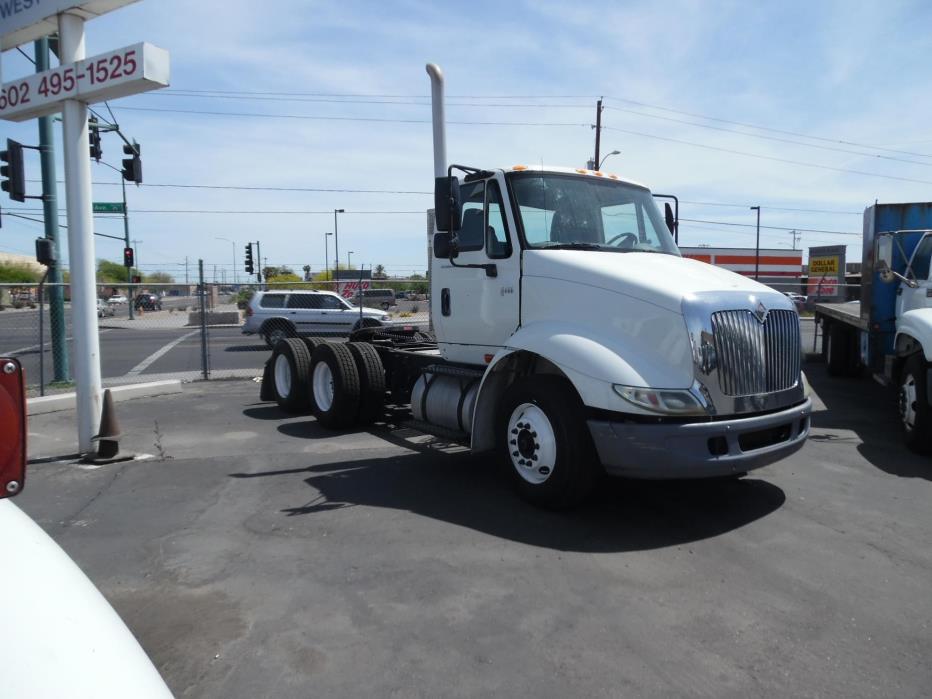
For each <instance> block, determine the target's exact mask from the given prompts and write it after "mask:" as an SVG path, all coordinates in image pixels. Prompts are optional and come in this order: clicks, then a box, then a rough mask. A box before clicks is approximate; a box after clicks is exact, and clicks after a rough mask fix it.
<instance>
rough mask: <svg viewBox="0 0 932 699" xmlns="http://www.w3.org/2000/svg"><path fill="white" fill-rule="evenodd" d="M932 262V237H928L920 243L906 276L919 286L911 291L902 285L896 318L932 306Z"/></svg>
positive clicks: (897, 301)
mask: <svg viewBox="0 0 932 699" xmlns="http://www.w3.org/2000/svg"><path fill="white" fill-rule="evenodd" d="M930 260H932V235H930V234H929V233H926V235H925V236H924V237H923V238H922V240H920V241H919V244H918V245H917V246H916V249H915V250H914V251H913V255H912V257H911V258H910V260H909V267H908V268H907V273H906V276H907V277H910V278H912V279H915V280H916V282H917V283H918V284H919V286H918V287H917V288H915V289H910V288H909V287H908V286H906V284H900V285H899V287H898V288H897V291H896V294H897V296H896V317H897V318H899V317H901V316H902V315H903V313H905V312H906V311H912V310H914V309H916V308H928V307H930V306H932V296H930V294H932V281H930V280H929V262H930Z"/></svg>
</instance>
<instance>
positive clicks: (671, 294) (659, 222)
mask: <svg viewBox="0 0 932 699" xmlns="http://www.w3.org/2000/svg"><path fill="white" fill-rule="evenodd" d="M427 71H428V73H429V74H430V76H431V83H432V98H433V99H432V106H433V123H434V133H433V137H434V138H433V140H434V175H435V197H434V210H433V213H432V216H431V215H429V216H428V220H429V221H432V222H433V223H432V224H431V226H430V231H429V233H430V238H431V244H430V248H429V249H430V259H429V268H430V289H431V299H430V304H431V306H430V311H431V321H432V324H433V331H434V332H433V334H430V335H427V334H424V333H416V332H415V333H411V334H408V335H403V334H400V333H398V332H394V331H386V329H385V328H382V329H364V330H362V331H359V332H357V333H354V335H352V336H351V337H350V342H347V343H333V342H325V341H323V339H322V338H317V339H315V338H310V339H308V340H307V341H306V342H305V343H304V344H302V343H301V342H300V341H298V340H295V339H292V338H289V339H287V340H286V341H283V342H282V343H280V344H279V345H278V346H277V347H276V349H275V350H274V351H273V355H272V358H271V359H270V361H269V363H268V364H267V365H266V376H265V377H264V379H263V391H264V394H265V398H266V399H268V398H274V399H275V400H276V401H277V402H278V403H279V405H280V406H282V407H283V409H288V410H301V409H302V408H303V406H305V405H307V404H309V407H310V409H311V410H312V412H313V413H314V415H315V417H317V420H318V422H320V423H321V424H323V425H324V426H325V427H332V428H338V429H344V428H347V427H349V426H351V425H360V424H366V423H368V422H372V421H375V420H378V419H379V416H380V415H381V414H382V413H383V410H382V408H383V405H382V404H383V402H384V400H385V398H386V395H388V396H390V399H391V402H392V403H393V404H394V405H395V406H402V407H404V406H407V407H409V409H410V414H411V417H412V420H411V421H409V422H408V423H407V424H408V426H410V427H414V428H415V429H418V430H420V431H422V432H427V433H430V434H434V435H437V436H440V437H442V438H443V439H445V440H448V441H455V442H459V443H462V444H465V445H468V446H469V447H470V449H471V450H472V451H474V452H490V453H494V454H496V455H497V458H499V459H500V460H501V462H502V464H503V466H504V467H505V469H506V470H507V472H508V473H509V474H510V477H511V479H512V481H513V482H514V484H515V486H516V487H517V489H518V491H519V493H520V494H521V495H522V496H523V497H525V498H526V499H527V500H529V501H531V502H534V503H536V504H539V505H542V506H545V507H564V506H568V505H572V504H574V503H577V502H579V501H580V500H581V499H582V498H583V497H584V496H585V494H586V493H587V492H589V491H590V490H591V489H592V487H593V486H594V484H595V483H596V482H597V478H598V476H599V475H600V474H601V473H609V474H612V475H621V476H629V477H636V478H649V479H665V478H705V477H713V476H719V477H720V476H731V477H737V476H741V475H743V474H745V473H746V472H747V471H749V470H751V469H754V468H758V467H761V466H764V465H767V464H770V463H773V462H775V461H777V460H779V459H782V458H784V457H786V456H788V455H790V454H792V453H793V452H795V451H796V450H798V449H799V448H800V447H802V445H803V443H804V442H805V439H806V437H807V435H808V434H809V415H810V412H811V402H810V401H809V399H808V397H807V396H806V393H805V386H804V381H803V379H802V372H801V366H800V364H801V346H800V333H799V317H798V316H797V313H796V310H795V307H794V305H793V303H792V301H790V299H788V298H787V297H786V296H784V295H783V294H781V293H779V292H777V291H775V290H773V289H770V288H769V287H766V286H764V285H762V284H758V283H756V282H754V281H752V280H750V279H748V278H746V277H743V276H740V275H738V274H734V273H732V272H729V271H726V270H723V269H720V268H717V267H713V266H711V265H707V264H705V263H703V262H699V261H696V260H689V259H684V258H683V257H682V256H681V255H680V253H679V250H678V249H677V246H676V242H675V240H674V236H673V235H672V234H671V230H675V228H676V222H675V217H674V214H673V212H672V210H671V209H670V208H669V207H667V209H666V213H665V214H661V212H660V210H659V209H658V207H657V205H656V203H655V199H654V197H653V196H652V195H651V192H650V190H649V189H648V188H647V187H645V186H643V185H641V184H638V183H637V182H634V181H631V180H627V179H624V178H622V177H619V176H617V175H614V174H608V173H604V172H599V171H594V170H587V169H577V168H567V167H546V166H543V165H541V166H527V165H515V166H513V167H509V168H500V169H488V168H485V167H473V166H467V165H450V164H448V163H447V159H446V131H445V125H444V116H443V115H444V99H443V76H442V73H441V71H440V69H439V68H438V67H437V66H435V65H433V64H431V65H428V66H427ZM305 345H306V346H305ZM273 366H274V367H275V368H276V370H275V371H276V373H275V374H274V378H275V380H274V382H273V381H272V377H273V373H272V369H271V367H273ZM279 367H280V368H281V369H282V372H281V373H282V376H281V377H280V376H279V373H278V368H279ZM286 367H287V370H288V371H287V374H288V379H289V380H288V381H284V380H283V381H279V378H283V377H284V374H285V373H286V372H285V369H286Z"/></svg>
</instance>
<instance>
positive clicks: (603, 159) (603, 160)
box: [597, 150, 621, 170]
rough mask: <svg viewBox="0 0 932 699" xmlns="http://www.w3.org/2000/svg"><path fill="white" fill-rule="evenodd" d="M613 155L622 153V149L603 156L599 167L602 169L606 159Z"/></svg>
mask: <svg viewBox="0 0 932 699" xmlns="http://www.w3.org/2000/svg"><path fill="white" fill-rule="evenodd" d="M613 155H621V151H620V150H613V151H612V152H611V153H609V154H608V155H606V156H605V157H604V158H602V162H601V163H599V167H598V168H597V169H599V170H601V169H602V166H603V165H604V164H605V161H606V160H608V159H609V158H610V157H611V156H613Z"/></svg>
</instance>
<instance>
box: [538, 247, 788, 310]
mask: <svg viewBox="0 0 932 699" xmlns="http://www.w3.org/2000/svg"><path fill="white" fill-rule="evenodd" d="M524 275H525V276H530V277H540V278H543V279H547V278H550V279H559V280H561V281H565V282H570V283H573V284H582V285H588V286H593V287H596V288H599V289H604V290H606V291H612V292H615V293H618V294H624V295H625V296H630V297H632V298H635V299H638V300H640V301H644V302H646V303H651V304H654V305H657V306H661V307H662V308H665V309H667V310H669V311H673V312H674V313H681V312H682V310H681V308H682V302H683V298H684V297H686V296H688V295H690V294H695V293H701V292H704V291H744V292H748V293H753V294H758V295H761V294H767V295H773V294H774V293H776V292H774V290H773V289H771V288H769V287H767V286H764V285H763V284H760V283H758V282H756V281H754V280H753V279H748V278H747V277H743V276H741V275H740V274H736V273H734V272H729V271H728V270H726V269H722V268H721V267H715V266H713V265H710V264H706V263H705V262H699V261H698V260H690V259H688V258H685V257H677V256H675V255H662V254H657V253H648V252H624V253H620V252H619V253H615V252H598V251H594V250H526V251H525V252H524ZM781 296H782V294H781Z"/></svg>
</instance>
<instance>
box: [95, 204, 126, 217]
mask: <svg viewBox="0 0 932 699" xmlns="http://www.w3.org/2000/svg"><path fill="white" fill-rule="evenodd" d="M94 213H95V214H122V213H123V202H121V201H95V202H94Z"/></svg>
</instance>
